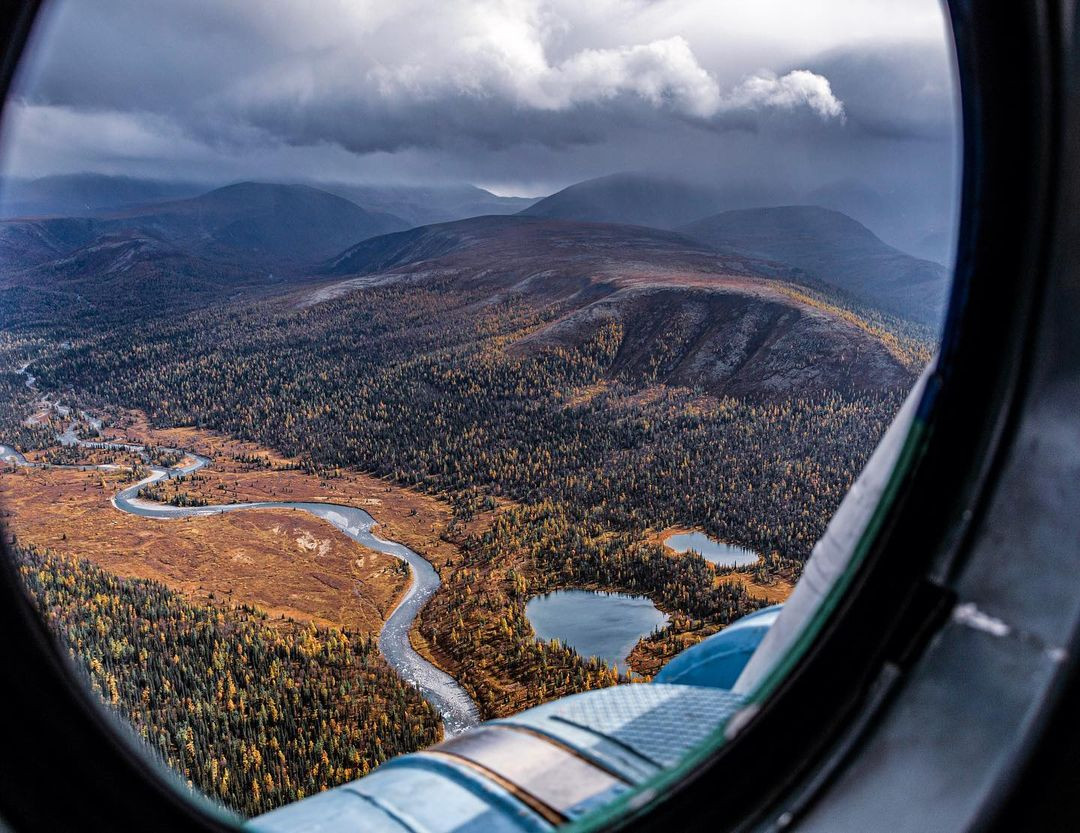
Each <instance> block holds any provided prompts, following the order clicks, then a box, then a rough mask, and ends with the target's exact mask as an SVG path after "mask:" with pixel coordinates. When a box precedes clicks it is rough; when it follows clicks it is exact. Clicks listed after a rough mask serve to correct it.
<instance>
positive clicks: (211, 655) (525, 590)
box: [0, 0, 960, 831]
mask: <svg viewBox="0 0 1080 833" xmlns="http://www.w3.org/2000/svg"><path fill="white" fill-rule="evenodd" d="M316 5H318V6H320V8H319V9H318V11H316V10H314V9H313V8H312V4H310V3H299V2H281V3H276V4H272V5H265V4H261V3H252V2H248V0H230V2H221V0H215V2H203V0H196V2H190V3H168V2H164V0H151V1H150V2H140V3H131V2H125V0H102V1H101V2H95V3H83V2H77V0H55V2H52V3H49V4H47V5H46V6H45V7H44V8H43V10H42V11H41V12H40V14H39V18H38V20H37V21H36V23H35V27H34V30H33V33H32V38H31V42H30V46H29V48H28V50H27V53H26V56H25V59H24V61H23V64H22V66H21V67H20V72H19V75H18V77H17V79H16V84H15V87H14V89H13V91H12V93H11V94H10V96H9V98H8V101H7V103H6V106H5V110H4V119H3V130H2V134H0V151H2V153H0V166H2V167H0V173H2V181H0V371H2V372H0V386H2V388H3V390H2V396H0V458H2V463H3V465H2V467H0V514H2V517H0V520H2V534H3V538H4V541H5V544H6V545H7V548H8V551H9V554H10V557H11V558H12V559H14V563H15V565H16V566H17V569H18V571H19V574H20V576H21V577H22V579H23V582H24V584H25V587H26V590H27V593H28V594H29V597H30V598H31V600H32V602H33V603H34V605H35V606H36V609H37V610H38V611H39V612H40V615H41V617H42V619H43V620H44V622H45V623H46V624H47V626H48V627H49V629H50V630H51V632H52V633H53V634H54V635H55V638H56V640H57V641H58V644H59V645H60V646H61V647H62V650H63V651H64V652H65V654H66V655H67V656H68V657H69V659H70V661H71V662H70V665H71V670H72V673H73V675H74V676H75V677H76V678H77V679H78V680H79V683H80V684H81V685H84V686H86V687H88V688H89V690H91V691H92V692H93V694H94V696H95V698H96V699H97V701H99V702H100V704H101V706H102V708H103V709H105V710H106V711H107V712H108V713H110V714H112V715H114V716H116V717H118V718H120V719H121V720H122V721H123V722H124V724H126V725H127V726H128V727H129V728H130V729H131V731H130V732H129V733H128V734H129V735H130V736H131V737H130V740H131V742H132V743H134V744H136V745H137V746H138V747H139V748H140V749H141V750H143V751H144V752H145V754H146V756H147V759H148V760H149V761H153V762H156V763H157V764H160V765H162V766H163V767H164V768H167V769H168V770H169V771H170V772H171V773H172V774H173V775H174V776H176V777H177V778H178V779H179V781H180V783H181V786H182V789H184V790H186V791H187V792H188V793H190V794H191V795H201V796H205V797H208V798H209V799H211V800H212V801H213V802H215V803H216V804H217V805H220V806H221V807H222V808H225V809H226V810H228V811H231V812H232V813H235V814H236V817H237V818H238V819H253V820H252V821H250V822H248V824H249V825H250V826H251V829H255V830H265V831H276V830H282V831H284V830H292V829H301V825H302V824H303V823H307V821H306V820H311V819H322V818H326V819H339V820H340V824H341V825H343V826H342V828H341V829H346V826H347V825H353V828H355V827H356V826H357V825H360V826H363V825H367V826H368V827H367V829H372V830H399V829H408V828H410V825H412V826H414V827H416V829H430V830H451V829H453V830H476V831H489V830H490V831H495V830H504V829H505V830H542V829H549V828H550V827H551V826H552V825H559V824H563V823H567V822H574V821H579V822H584V821H586V820H587V819H589V818H592V817H593V816H592V815H591V814H593V813H594V812H595V811H598V810H601V809H602V808H604V807H607V806H610V805H611V802H613V801H615V800H617V799H622V800H626V799H627V798H628V797H629V796H630V795H632V794H633V793H634V791H635V790H636V789H637V788H639V787H641V786H642V785H647V784H649V783H651V782H652V780H651V779H654V778H655V777H657V776H659V775H661V774H663V773H664V772H666V771H670V770H671V769H672V768H674V767H678V766H680V765H681V764H683V763H684V762H685V761H686V760H688V758H687V756H688V755H690V754H691V753H694V752H700V750H702V749H705V748H709V746H710V745H711V744H716V743H720V742H722V741H723V738H724V736H725V734H724V733H725V730H726V728H728V727H730V726H731V725H733V724H732V720H733V718H736V717H737V716H738V715H739V714H740V713H744V712H745V711H746V709H747V707H748V706H750V705H752V704H754V703H755V702H757V701H758V700H760V699H761V698H763V697H764V696H766V695H767V693H768V691H769V690H770V686H771V685H772V684H773V683H774V682H775V680H776V679H778V676H779V675H782V674H783V673H784V671H785V669H786V668H787V667H788V666H789V664H790V662H791V661H792V657H793V656H795V655H796V654H797V653H798V651H799V650H801V648H802V647H803V645H804V643H805V641H806V639H807V638H808V637H807V634H812V630H813V623H814V622H815V620H816V617H819V616H820V615H821V611H822V609H823V606H824V605H825V603H826V601H827V599H828V598H829V594H830V593H839V592H843V587H844V586H843V578H844V576H845V575H846V574H847V573H848V571H849V569H850V567H851V564H852V553H853V540H852V539H853V536H856V535H857V534H858V533H859V531H860V530H861V529H862V528H863V526H865V522H866V518H867V517H868V515H869V513H870V512H872V510H873V507H874V506H875V505H876V502H877V498H878V497H879V496H880V494H881V493H882V490H883V489H884V483H885V481H886V480H887V479H888V476H889V474H890V472H891V471H892V469H893V465H894V464H895V462H896V459H897V457H898V455H899V453H900V448H901V446H902V444H903V440H904V437H905V436H906V431H907V430H908V428H909V426H910V424H911V418H912V413H913V412H914V409H915V408H916V406H917V404H918V397H919V396H920V392H921V388H920V386H919V379H920V377H921V376H922V375H923V374H924V371H925V369H926V368H927V367H928V366H929V365H932V362H933V360H934V356H935V352H936V350H937V346H938V342H939V338H940V333H941V331H942V327H943V322H944V319H945V313H946V305H947V301H948V297H949V290H950V280H951V273H952V264H953V259H954V255H955V251H954V250H955V237H956V231H955V227H956V222H957V219H956V218H957V205H958V196H957V195H958V188H959V138H960V137H959V119H958V115H957V109H958V103H957V92H956V86H957V85H956V82H955V80H954V68H953V53H952V49H953V47H952V42H951V34H950V32H949V30H948V24H947V22H946V20H945V17H944V15H943V13H942V9H941V8H940V6H939V4H938V3H937V2H936V0H898V2H893V3H888V4H882V3H876V2H869V1H868V0H844V2H823V1H820V0H819V1H815V2H805V0H803V1H802V2H792V1H791V0H766V1H765V2H762V0H756V1H755V2H729V1H727V0H725V2H704V0H685V2H676V0H665V1H664V2H657V3H640V2H636V0H610V1H609V2H605V3H598V4H581V3H570V2H563V0H523V1H522V2H513V3H498V2H489V0H452V2H441V3H430V2H423V1H422V0H407V2H401V3H394V4H389V5H388V4H377V3H375V4H369V3H359V4H344V3H334V2H326V3H322V4H316ZM905 402H906V403H907V404H905ZM898 414H899V416H898ZM890 425H892V428H891V429H890V428H889V427H890ZM887 430H888V434H886V432H887ZM883 437H885V440H884V441H882V438H883ZM875 449H876V451H875ZM872 456H873V460H872ZM868 462H870V466H869V467H867V464H868ZM864 469H865V474H862V477H861V479H859V485H858V487H857V488H856V489H855V490H853V491H851V492H850V493H849V489H851V487H852V484H853V483H855V482H856V480H857V479H858V478H860V474H861V473H863V472H864ZM845 496H847V497H845ZM842 502H843V508H841V503H842ZM838 509H840V514H839V515H837V514H836V513H837V510H838ZM834 516H835V520H833V519H834ZM831 520H832V521H833V522H832V525H831V526H830V521H831ZM812 553H813V558H812V559H811V555H812ZM789 599H790V602H789ZM425 750H426V751H425ZM413 753H419V754H413ZM402 756H408V757H402ZM339 787H341V788H342V789H335V788H339ZM418 795H427V796H429V797H430V800H426V801H425V800H421V799H418V798H417V797H416V796H418ZM313 797H314V798H313ZM304 799H307V800H306V801H305V800H304ZM267 814H269V815H267ZM408 819H412V822H409V821H407V820H408ZM403 820H404V821H403ZM329 823H330V822H327V824H329ZM394 825H397V826H396V827H395V826H394ZM353 828H349V829H353ZM325 829H330V828H329V827H327V828H325Z"/></svg>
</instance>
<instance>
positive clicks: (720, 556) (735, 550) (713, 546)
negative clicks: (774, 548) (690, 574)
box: [664, 532, 758, 567]
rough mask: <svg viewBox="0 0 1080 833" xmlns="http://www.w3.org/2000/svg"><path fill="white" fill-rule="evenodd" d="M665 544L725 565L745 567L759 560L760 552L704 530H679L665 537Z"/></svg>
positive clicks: (676, 549)
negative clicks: (720, 539) (735, 544)
mask: <svg viewBox="0 0 1080 833" xmlns="http://www.w3.org/2000/svg"><path fill="white" fill-rule="evenodd" d="M664 546H665V547H668V548H669V549H673V550H675V552H689V551H690V550H693V551H694V552H696V553H700V554H701V557H702V558H704V559H705V560H706V561H711V562H712V563H713V564H719V565H721V566H723V567H745V566H746V565H747V564H756V563H757V560H758V554H757V553H756V552H754V551H753V550H748V549H746V548H745V547H735V546H732V545H731V544H725V543H724V542H723V541H717V540H715V539H713V538H710V537H709V536H708V535H706V534H705V533H704V532H679V533H676V534H675V535H669V536H668V537H667V538H665V539H664Z"/></svg>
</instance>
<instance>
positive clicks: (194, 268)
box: [0, 174, 948, 326]
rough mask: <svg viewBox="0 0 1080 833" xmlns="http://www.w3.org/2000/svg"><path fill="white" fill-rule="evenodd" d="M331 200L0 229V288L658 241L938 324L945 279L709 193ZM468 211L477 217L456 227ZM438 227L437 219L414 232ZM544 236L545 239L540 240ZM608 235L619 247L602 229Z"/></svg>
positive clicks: (646, 179) (609, 190) (363, 194)
mask: <svg viewBox="0 0 1080 833" xmlns="http://www.w3.org/2000/svg"><path fill="white" fill-rule="evenodd" d="M61 186H63V187H61ZM190 187H193V186H185V185H183V184H176V185H174V186H171V187H170V188H171V189H172V190H170V188H165V187H164V186H160V184H157V185H155V184H153V183H148V182H146V181H137V180H122V179H121V180H118V181H110V180H107V178H106V179H104V180H103V179H101V178H95V177H89V178H78V177H76V178H69V179H68V180H64V181H61V180H59V179H54V180H50V181H48V182H45V183H44V184H43V185H41V186H40V187H39V190H38V192H37V193H38V194H39V196H40V195H42V194H45V193H48V192H65V193H68V195H69V196H70V194H71V193H82V194H90V195H92V196H93V200H90V201H88V202H87V205H90V204H91V203H97V204H101V203H107V202H113V203H115V202H117V201H123V200H134V199H145V198H149V197H151V196H153V195H154V194H158V195H159V196H161V195H164V194H171V193H172V191H173V190H176V189H180V190H183V189H184V188H190ZM65 189H66V191H65ZM155 189H157V190H155ZM335 190H336V191H337V192H338V193H330V192H329V191H327V190H322V189H320V188H315V187H312V186H308V185H286V184H275V183H255V182H246V183H237V184H234V185H228V186H225V187H222V188H217V189H214V190H211V191H208V192H205V193H201V194H198V195H196V196H188V197H185V198H182V199H159V200H157V201H150V202H147V203H140V204H138V205H134V206H132V205H128V206H126V207H120V208H116V207H113V208H107V209H101V210H96V211H90V210H87V211H82V212H76V213H74V214H72V215H69V216H45V217H23V218H13V219H9V220H6V221H3V222H0V285H3V286H23V287H29V288H35V289H50V288H56V287H58V286H60V285H62V284H63V285H66V284H67V283H68V282H69V281H70V279H72V277H73V276H74V277H78V278H79V279H80V280H93V279H94V277H95V276H97V277H98V278H99V279H100V280H102V281H105V280H106V276H109V277H108V278H107V280H108V281H109V282H112V283H115V281H116V277H117V275H120V274H131V275H136V274H137V275H141V276H143V278H144V279H145V280H146V281H147V285H146V289H145V291H146V292H148V293H152V292H153V291H154V288H155V286H156V285H160V284H155V282H154V276H157V280H158V281H161V280H168V281H174V280H175V276H176V275H178V274H182V275H188V276H190V277H191V279H192V280H193V281H194V280H195V276H199V275H202V274H204V273H207V272H212V273H214V274H213V277H212V280H211V282H210V283H211V285H212V286H215V287H221V288H222V290H224V288H225V287H226V285H227V284H228V283H229V280H233V281H234V282H235V283H236V284H237V285H243V286H252V285H256V284H268V283H274V282H280V281H282V280H290V281H295V280H301V279H312V280H320V279H326V278H327V277H331V276H347V275H362V274H370V273H374V272H379V271H385V270H388V269H394V268H397V267H400V266H404V265H409V264H414V263H418V262H421V261H427V260H434V259H441V258H446V257H448V256H450V255H453V254H459V253H462V252H464V251H466V250H470V249H475V250H476V251H475V252H474V255H477V256H476V257H473V259H472V261H471V262H472V263H474V264H476V265H477V267H478V268H479V260H478V253H479V252H486V253H487V254H486V256H488V257H490V258H491V260H490V263H489V268H496V269H498V268H506V269H508V270H511V271H515V270H517V271H519V267H520V266H521V264H522V263H525V262H527V263H529V264H531V267H532V268H535V269H536V270H537V274H540V273H543V272H544V271H545V270H544V263H543V261H542V259H541V260H537V258H536V255H537V253H538V252H540V251H542V248H541V246H542V244H541V243H540V242H538V241H539V238H538V237H537V235H538V234H539V233H540V232H539V230H541V229H544V228H555V227H557V228H558V229H559V230H560V234H559V236H558V237H557V239H556V238H552V240H551V242H550V244H548V247H549V248H548V250H547V251H546V254H545V255H544V257H546V258H547V259H548V261H549V262H551V263H555V262H559V261H560V257H561V252H559V251H555V250H554V249H552V248H551V247H554V246H566V245H571V244H572V245H573V247H574V251H575V252H576V253H577V254H576V256H577V257H579V258H580V259H582V262H584V261H586V260H589V259H592V260H594V261H595V262H597V263H599V264H610V263H612V262H615V261H613V260H612V259H611V257H610V254H611V252H610V249H611V247H612V246H613V245H618V246H619V247H620V248H621V251H620V253H619V254H620V258H621V260H619V262H624V261H625V260H626V258H632V257H633V256H634V255H635V253H636V252H638V251H639V250H641V249H642V247H645V248H646V249H649V248H650V247H654V246H655V244H656V242H657V241H658V240H660V239H664V240H668V241H669V242H671V243H672V244H673V246H674V249H673V250H672V252H669V254H668V256H670V257H675V258H676V259H675V260H674V261H672V263H675V262H678V258H677V257H676V255H675V254H674V253H673V252H674V251H675V250H677V251H679V252H684V253H685V252H689V251H693V252H695V258H698V259H700V258H711V262H712V263H713V264H714V265H715V264H720V265H721V266H723V268H728V267H729V266H730V265H731V264H733V263H735V264H741V265H740V266H739V269H741V270H742V271H744V272H745V273H746V274H748V275H753V276H756V277H762V278H771V279H774V280H781V281H789V282H790V281H794V282H796V283H803V284H807V285H809V286H812V287H814V288H817V289H822V290H824V291H826V292H827V293H835V295H836V297H837V299H839V300H841V301H844V299H846V302H848V303H853V304H855V305H856V306H866V307H871V308H874V309H877V310H880V311H882V312H885V313H887V314H890V315H895V316H898V317H901V318H906V319H908V320H911V321H914V322H916V323H919V324H923V325H929V326H934V325H936V323H937V322H938V321H940V317H941V315H942V310H943V307H944V300H945V294H946V291H947V285H948V273H947V271H946V270H945V269H944V267H942V266H940V265H939V264H936V263H933V262H931V261H927V260H922V259H919V258H914V257H912V256H910V255H907V254H905V253H904V252H901V251H899V250H897V249H895V248H893V247H891V246H888V245H887V244H886V243H884V242H883V241H882V240H881V239H880V238H878V237H877V236H876V235H875V234H874V233H873V232H871V231H870V230H869V229H868V228H866V227H865V226H863V225H862V224H860V223H859V222H857V221H856V220H854V219H852V218H851V217H848V216H847V215H845V214H842V213H841V212H838V211H834V210H829V209H825V208H822V207H820V206H779V207H777V206H772V207H763V208H749V209H737V210H727V211H719V212H716V211H714V210H713V209H714V208H715V207H716V205H717V204H718V203H722V201H723V200H722V195H719V194H718V193H717V192H716V191H715V190H711V189H709V188H706V187H703V186H696V185H692V184H686V183H680V182H677V181H675V180H671V179H665V178H662V177H655V176H647V175H636V174H617V175H613V176H609V177H602V178H599V179H595V180H588V181H585V182H581V183H578V184H576V185H573V186H571V187H569V188H566V189H564V190H562V191H560V192H558V193H556V194H553V195H551V196H549V197H546V198H544V199H542V200H539V201H536V202H530V201H528V200H519V199H515V198H506V197H497V196H496V195H494V194H491V193H490V192H487V191H484V190H483V189H479V188H473V187H471V186H463V187H450V186H439V187H432V188H417V187H408V186H347V187H346V186H338V187H336V189H335ZM361 203H362V204H361ZM523 204H524V208H522V207H521V206H522V205H523ZM388 208H395V209H397V210H398V211H400V212H401V214H398V213H394V212H391V211H388V210H385V209H388ZM519 209H520V210H519ZM470 212H482V215H480V216H479V217H477V216H473V218H472V219H468V218H466V219H464V220H463V219H461V218H459V217H457V216H456V215H458V214H461V213H465V214H467V215H468V214H470ZM403 215H404V216H403ZM442 216H449V217H450V218H451V219H450V220H448V221H440V222H424V223H420V224H418V223H419V221H421V220H430V219H431V218H433V217H442ZM551 222H554V223H556V225H555V226H550V225H545V223H551ZM615 226H617V227H619V231H618V233H617V234H616V233H615V232H612V231H611V230H610V229H611V227H615ZM633 228H636V229H637V231H630V229H633ZM613 240H617V241H618V242H617V244H615V243H613V242H612V241H613ZM518 246H521V247H522V248H520V249H518V248H515V247H518ZM680 256H681V255H680ZM653 265H654V266H655V265H656V264H655V263H654V264H653ZM669 265H670V264H669ZM603 268H608V267H607V266H604V267H603ZM553 269H554V267H551V268H549V269H548V270H547V272H549V273H551V272H552V270H553ZM556 271H557V270H556ZM132 291H134V289H132ZM90 294H91V295H92V294H93V293H90Z"/></svg>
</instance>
